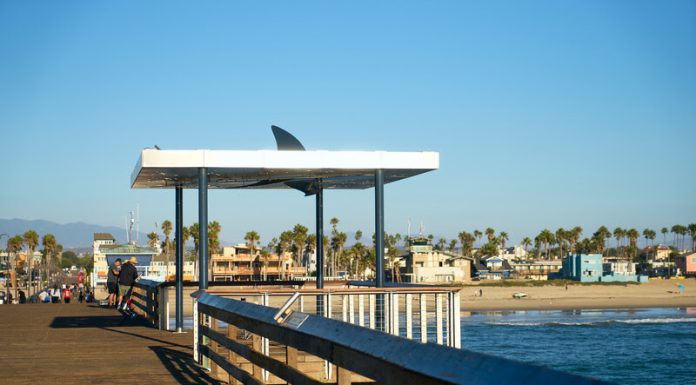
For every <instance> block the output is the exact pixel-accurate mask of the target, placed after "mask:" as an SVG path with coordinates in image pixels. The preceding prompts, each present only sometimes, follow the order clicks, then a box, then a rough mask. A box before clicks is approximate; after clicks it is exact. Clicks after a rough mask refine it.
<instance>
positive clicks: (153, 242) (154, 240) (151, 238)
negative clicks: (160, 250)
mask: <svg viewBox="0 0 696 385" xmlns="http://www.w3.org/2000/svg"><path fill="white" fill-rule="evenodd" d="M147 244H148V245H150V247H155V246H157V244H159V235H158V234H157V233H156V232H154V231H153V232H151V233H149V234H148V235H147Z"/></svg>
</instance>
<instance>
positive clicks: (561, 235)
mask: <svg viewBox="0 0 696 385" xmlns="http://www.w3.org/2000/svg"><path fill="white" fill-rule="evenodd" d="M566 237H567V232H566V231H565V229H564V228H563V227H559V228H558V230H556V242H558V248H559V251H558V254H559V255H560V256H561V258H562V257H563V241H564V240H565V239H566Z"/></svg>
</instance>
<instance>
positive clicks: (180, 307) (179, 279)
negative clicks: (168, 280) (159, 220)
mask: <svg viewBox="0 0 696 385" xmlns="http://www.w3.org/2000/svg"><path fill="white" fill-rule="evenodd" d="M175 196H176V213H175V219H174V222H175V223H174V234H175V235H174V236H175V239H176V245H175V248H176V251H175V254H176V331H177V333H181V332H183V330H184V235H183V234H184V207H183V201H184V190H183V188H182V187H181V185H178V186H176V190H175ZM167 269H169V267H167ZM164 290H167V289H166V288H165V289H164Z"/></svg>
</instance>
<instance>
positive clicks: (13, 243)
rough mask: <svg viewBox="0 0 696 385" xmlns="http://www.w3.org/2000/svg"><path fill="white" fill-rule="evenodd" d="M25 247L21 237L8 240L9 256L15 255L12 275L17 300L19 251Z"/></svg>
mask: <svg viewBox="0 0 696 385" xmlns="http://www.w3.org/2000/svg"><path fill="white" fill-rule="evenodd" d="M23 245H24V239H23V238H22V236H21V235H15V236H14V237H12V238H9V239H8V240H7V253H8V256H9V254H14V258H13V259H12V260H11V261H13V262H12V274H13V277H14V279H13V282H12V286H14V297H15V298H17V286H18V285H17V262H18V261H17V260H18V257H19V255H18V254H19V250H21V249H22V246H23Z"/></svg>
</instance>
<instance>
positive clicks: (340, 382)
mask: <svg viewBox="0 0 696 385" xmlns="http://www.w3.org/2000/svg"><path fill="white" fill-rule="evenodd" d="M337 369H338V370H337V371H336V385H351V383H352V382H351V378H350V377H351V373H350V371H348V370H346V369H343V368H341V367H338V366H337Z"/></svg>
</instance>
